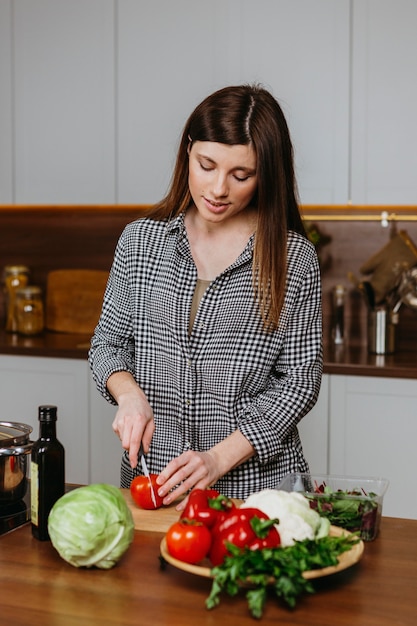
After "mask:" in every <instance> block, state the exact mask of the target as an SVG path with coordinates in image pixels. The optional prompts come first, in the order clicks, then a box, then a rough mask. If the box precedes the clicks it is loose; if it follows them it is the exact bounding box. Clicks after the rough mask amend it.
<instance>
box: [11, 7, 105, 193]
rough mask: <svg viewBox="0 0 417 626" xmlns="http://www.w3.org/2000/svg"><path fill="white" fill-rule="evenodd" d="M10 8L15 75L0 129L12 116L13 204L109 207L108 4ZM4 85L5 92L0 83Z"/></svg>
mask: <svg viewBox="0 0 417 626" xmlns="http://www.w3.org/2000/svg"><path fill="white" fill-rule="evenodd" d="M1 4H4V2H2V3H1ZM11 5H12V7H13V20H10V22H9V24H10V25H11V28H12V37H11V45H12V50H11V53H10V54H11V59H12V63H13V66H12V75H13V76H12V80H11V81H9V82H8V83H6V93H7V92H9V93H10V92H11V99H12V101H13V111H12V113H11V115H10V116H8V114H7V111H5V112H4V116H3V114H2V115H1V117H3V121H2V122H0V123H2V124H4V123H5V121H4V120H5V119H6V120H7V117H9V118H10V119H9V127H10V128H11V129H12V132H13V137H12V143H13V145H12V150H11V151H10V154H9V155H8V156H9V161H10V163H12V167H13V173H12V183H10V184H9V185H8V186H9V187H10V185H11V184H12V185H13V189H12V197H13V201H14V202H16V203H18V204H26V203H27V204H44V203H45V204H60V203H61V204H79V203H95V204H100V203H114V202H115V201H116V194H115V159H116V145H115V141H116V140H115V107H116V101H115V41H114V2H113V0H73V1H71V2H65V1H62V0H61V1H59V2H57V1H56V0H36V2H32V0H14V1H12V3H11ZM3 10H4V9H3ZM1 28H2V29H3V28H4V26H2V27H1ZM0 45H2V44H0ZM0 58H1V57H0ZM6 58H7V57H6ZM0 71H3V72H7V71H8V70H7V67H6V68H3V70H0ZM0 78H2V74H0ZM1 85H2V89H1V91H3V89H4V85H5V83H4V81H3V80H1ZM6 136H7V135H6ZM1 143H3V135H2V141H1ZM6 149H7V148H4V147H1V148H0V151H3V150H6ZM6 189H7V187H6ZM2 195H3V194H2ZM8 195H9V197H10V194H8ZM6 201H7V199H5V198H4V197H0V202H6Z"/></svg>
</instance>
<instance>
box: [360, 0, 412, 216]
mask: <svg viewBox="0 0 417 626" xmlns="http://www.w3.org/2000/svg"><path fill="white" fill-rule="evenodd" d="M416 20H417V4H416V2H415V0H397V2H392V0H354V2H353V39H352V43H353V48H352V62H353V67H352V155H351V168H352V197H351V199H352V201H353V202H354V203H355V204H368V203H369V204H416V198H417V177H416V171H417V153H416V150H415V145H416V143H417V124H416V122H415V115H416V109H417V81H416V79H415V75H416V67H417V66H416V59H417V38H416V34H415V30H416V29H415V26H416Z"/></svg>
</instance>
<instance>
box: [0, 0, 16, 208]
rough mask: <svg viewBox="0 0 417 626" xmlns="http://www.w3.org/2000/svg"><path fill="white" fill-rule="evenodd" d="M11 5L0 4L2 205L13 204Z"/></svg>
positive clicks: (0, 163)
mask: <svg viewBox="0 0 417 626" xmlns="http://www.w3.org/2000/svg"><path fill="white" fill-rule="evenodd" d="M11 23H12V16H11V4H10V2H0V85H1V88H0V137H1V139H0V203H4V204H10V203H11V202H13V184H12V181H13V173H12V162H13V160H12V154H13V150H12V145H13V144H12V119H13V115H12V47H11V46H12V33H11Z"/></svg>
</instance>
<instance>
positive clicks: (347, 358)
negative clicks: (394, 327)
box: [0, 330, 417, 378]
mask: <svg viewBox="0 0 417 626" xmlns="http://www.w3.org/2000/svg"><path fill="white" fill-rule="evenodd" d="M90 339H91V337H90V335H78V334H66V333H53V332H44V333H42V334H41V335H39V336H35V337H23V336H21V335H17V334H15V333H6V332H5V331H4V330H0V354H9V355H21V356H45V357H60V358H67V359H82V360H85V359H86V358H87V353H88V349H89V346H90ZM324 373H325V374H346V375H352V376H385V377H388V378H417V345H416V343H415V342H414V341H411V342H410V343H409V345H407V346H406V347H403V346H402V347H401V349H400V350H398V351H397V352H396V353H395V354H391V355H376V354H369V353H368V350H367V348H366V346H363V345H353V346H350V345H349V344H347V345H341V346H333V345H329V344H325V345H324Z"/></svg>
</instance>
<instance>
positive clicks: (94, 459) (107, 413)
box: [89, 372, 123, 487]
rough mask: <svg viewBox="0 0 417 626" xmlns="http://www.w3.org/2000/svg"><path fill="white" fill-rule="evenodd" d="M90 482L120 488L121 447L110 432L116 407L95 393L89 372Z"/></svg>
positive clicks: (111, 431)
mask: <svg viewBox="0 0 417 626" xmlns="http://www.w3.org/2000/svg"><path fill="white" fill-rule="evenodd" d="M89 392H90V434H91V447H90V462H91V482H92V483H108V484H110V485H115V486H116V487H120V463H121V460H122V452H123V450H122V446H121V443H120V440H119V439H118V437H117V436H116V435H115V433H114V432H113V430H112V422H113V420H114V416H115V415H116V411H117V406H114V405H112V404H109V403H108V402H107V401H106V400H105V399H104V398H103V397H102V396H101V395H100V394H99V392H98V391H97V389H96V386H95V384H94V381H93V380H92V376H91V373H90V372H89Z"/></svg>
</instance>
